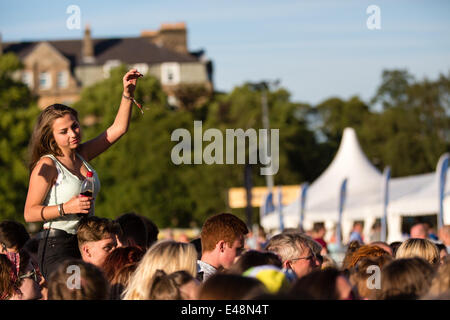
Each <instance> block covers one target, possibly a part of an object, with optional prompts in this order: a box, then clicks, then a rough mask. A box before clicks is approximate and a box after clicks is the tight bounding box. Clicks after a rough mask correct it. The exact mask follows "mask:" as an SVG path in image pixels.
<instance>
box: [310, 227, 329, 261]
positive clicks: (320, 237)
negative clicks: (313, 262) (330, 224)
mask: <svg viewBox="0 0 450 320" xmlns="http://www.w3.org/2000/svg"><path fill="white" fill-rule="evenodd" d="M326 232H327V229H326V228H325V224H324V223H323V222H316V223H314V226H313V229H312V238H313V239H314V240H315V241H317V242H318V243H319V244H320V245H321V246H322V251H321V252H320V254H321V255H322V256H324V255H326V254H327V253H328V248H327V243H326V242H325V240H324V237H325V234H326Z"/></svg>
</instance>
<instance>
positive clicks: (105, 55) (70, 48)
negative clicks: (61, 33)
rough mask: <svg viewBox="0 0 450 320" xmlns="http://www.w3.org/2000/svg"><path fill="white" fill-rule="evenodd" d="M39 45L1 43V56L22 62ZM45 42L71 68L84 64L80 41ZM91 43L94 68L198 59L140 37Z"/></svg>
mask: <svg viewBox="0 0 450 320" xmlns="http://www.w3.org/2000/svg"><path fill="white" fill-rule="evenodd" d="M40 42H42V41H35V42H9V43H8V42H6V43H3V52H4V53H7V52H14V53H15V54H16V55H17V56H18V57H19V58H20V59H23V58H25V57H26V56H27V55H28V54H29V53H30V52H31V51H32V50H33V48H34V47H35V46H36V45H37V44H39V43H40ZM47 42H48V43H50V44H51V45H52V46H53V47H55V48H56V49H57V50H58V51H59V52H61V53H62V54H63V55H64V56H65V57H66V58H68V59H69V60H70V62H71V64H72V67H75V66H80V65H84V64H85V63H84V62H83V59H82V44H83V40H55V41H47ZM92 42H93V45H94V54H95V62H94V63H92V64H94V65H103V64H104V63H105V62H106V61H108V60H116V59H117V60H120V61H121V62H124V63H128V64H134V63H148V64H159V63H162V62H198V61H199V57H198V55H196V54H195V53H192V54H191V53H186V54H182V53H178V52H175V51H173V50H170V49H168V48H165V47H159V46H157V45H156V44H154V43H152V42H151V41H150V40H148V39H146V38H142V37H135V38H108V39H92ZM92 64H91V65H92Z"/></svg>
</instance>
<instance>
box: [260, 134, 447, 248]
mask: <svg viewBox="0 0 450 320" xmlns="http://www.w3.org/2000/svg"><path fill="white" fill-rule="evenodd" d="M345 178H347V191H346V200H345V206H344V210H343V215H342V231H343V232H342V235H343V240H344V242H346V241H347V240H348V239H347V237H348V235H349V233H350V231H351V228H352V225H353V222H354V221H355V220H363V221H364V222H365V223H364V234H365V236H368V234H369V231H370V228H371V226H372V225H373V223H374V222H375V220H376V219H377V218H381V217H382V215H383V206H382V204H383V200H382V199H383V195H382V193H383V187H382V185H383V181H384V179H383V175H382V173H380V172H379V170H378V169H377V168H375V167H374V166H373V165H372V164H371V163H370V161H369V160H368V159H367V157H366V155H365V154H364V152H363V151H362V149H361V147H360V145H359V143H358V139H357V137H356V133H355V131H354V129H352V128H346V129H345V130H344V133H343V136H342V141H341V145H340V146H339V149H338V152H337V154H336V156H335V158H334V159H333V161H332V162H331V164H330V165H329V167H328V168H327V169H326V170H325V171H324V172H323V173H322V174H321V175H320V176H319V177H318V178H317V179H316V180H315V181H314V182H313V183H312V184H311V186H310V187H309V188H308V190H307V195H306V202H305V210H304V222H303V225H304V227H305V229H310V228H312V225H313V223H314V222H321V221H322V222H325V225H326V227H327V229H331V228H332V227H334V226H335V224H336V223H337V221H338V212H339V209H338V208H339V192H340V186H341V183H342V181H343V180H344V179H345ZM445 194H446V195H448V194H450V186H449V184H447V186H446V192H445ZM449 198H450V197H447V199H446V201H445V202H444V213H445V215H444V223H446V224H448V223H450V199H449ZM438 199H439V198H438V177H437V175H436V174H435V173H427V174H421V175H416V176H409V177H401V178H393V179H391V180H390V182H389V205H388V218H387V219H388V220H387V221H388V222H387V224H388V230H389V233H388V241H389V242H392V241H398V240H402V234H401V217H402V216H417V215H427V214H435V213H437V212H438V206H439V203H438ZM282 216H283V221H284V227H285V228H291V227H297V226H298V224H299V221H300V196H299V198H298V200H296V201H295V202H293V203H291V204H289V205H287V206H284V207H283V209H282ZM261 225H262V226H263V227H264V228H266V229H268V230H274V229H277V228H279V225H280V218H279V214H278V212H277V210H275V211H273V212H270V213H267V214H265V215H264V216H262V217H261Z"/></svg>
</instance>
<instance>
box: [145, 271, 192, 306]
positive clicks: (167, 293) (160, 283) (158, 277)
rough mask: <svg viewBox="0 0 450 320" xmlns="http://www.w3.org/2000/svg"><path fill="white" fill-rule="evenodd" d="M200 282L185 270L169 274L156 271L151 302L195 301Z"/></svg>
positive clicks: (151, 289)
mask: <svg viewBox="0 0 450 320" xmlns="http://www.w3.org/2000/svg"><path fill="white" fill-rule="evenodd" d="M199 286H200V282H199V281H198V280H197V279H195V278H194V277H192V275H191V274H190V273H188V272H186V271H184V270H180V271H176V272H173V273H170V274H167V273H166V272H164V271H163V270H156V272H155V275H154V276H153V279H152V285H151V288H150V295H149V299H150V300H195V299H196V297H197V294H198V289H199Z"/></svg>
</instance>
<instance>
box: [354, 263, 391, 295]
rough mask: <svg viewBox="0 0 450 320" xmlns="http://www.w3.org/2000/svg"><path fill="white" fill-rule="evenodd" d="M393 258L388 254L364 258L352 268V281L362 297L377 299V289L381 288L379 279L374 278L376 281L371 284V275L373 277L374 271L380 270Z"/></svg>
mask: <svg viewBox="0 0 450 320" xmlns="http://www.w3.org/2000/svg"><path fill="white" fill-rule="evenodd" d="M392 260H393V258H392V257H391V256H390V255H387V254H386V255H381V256H378V257H367V258H362V259H361V260H359V261H358V262H357V263H356V265H355V266H354V267H353V268H352V269H351V270H350V276H349V280H350V283H351V285H352V286H354V287H355V288H356V289H357V291H358V295H359V297H360V298H361V299H370V300H372V299H375V297H376V290H379V288H377V283H376V281H377V279H374V280H373V282H375V283H372V286H369V285H368V281H370V280H369V277H372V276H373V274H374V272H379V271H380V270H381V269H382V268H383V266H385V265H386V264H388V263H389V262H391V261H392ZM374 267H377V268H374Z"/></svg>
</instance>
